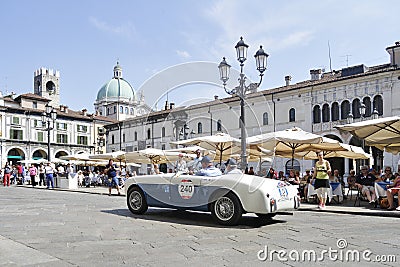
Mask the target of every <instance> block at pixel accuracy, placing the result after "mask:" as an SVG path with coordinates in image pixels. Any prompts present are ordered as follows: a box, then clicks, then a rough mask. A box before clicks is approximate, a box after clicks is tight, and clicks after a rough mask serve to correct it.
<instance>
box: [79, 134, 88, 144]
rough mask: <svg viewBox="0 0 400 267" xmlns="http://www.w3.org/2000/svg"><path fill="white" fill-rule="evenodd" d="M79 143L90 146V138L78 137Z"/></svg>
mask: <svg viewBox="0 0 400 267" xmlns="http://www.w3.org/2000/svg"><path fill="white" fill-rule="evenodd" d="M77 143H78V145H85V146H87V144H88V137H87V136H79V135H78V140H77Z"/></svg>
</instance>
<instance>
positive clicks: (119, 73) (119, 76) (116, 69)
mask: <svg viewBox="0 0 400 267" xmlns="http://www.w3.org/2000/svg"><path fill="white" fill-rule="evenodd" d="M114 78H116V79H122V68H121V66H120V65H119V62H118V61H117V65H116V66H115V67H114Z"/></svg>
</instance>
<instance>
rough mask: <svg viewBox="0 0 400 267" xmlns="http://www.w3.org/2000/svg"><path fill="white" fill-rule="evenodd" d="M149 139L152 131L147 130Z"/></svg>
mask: <svg viewBox="0 0 400 267" xmlns="http://www.w3.org/2000/svg"><path fill="white" fill-rule="evenodd" d="M147 139H151V131H150V129H147Z"/></svg>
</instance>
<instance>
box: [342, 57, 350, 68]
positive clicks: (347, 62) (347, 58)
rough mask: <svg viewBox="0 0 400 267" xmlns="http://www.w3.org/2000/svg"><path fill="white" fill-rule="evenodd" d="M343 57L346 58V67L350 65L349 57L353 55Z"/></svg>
mask: <svg viewBox="0 0 400 267" xmlns="http://www.w3.org/2000/svg"><path fill="white" fill-rule="evenodd" d="M342 57H345V58H346V67H348V66H349V57H351V55H344V56H342Z"/></svg>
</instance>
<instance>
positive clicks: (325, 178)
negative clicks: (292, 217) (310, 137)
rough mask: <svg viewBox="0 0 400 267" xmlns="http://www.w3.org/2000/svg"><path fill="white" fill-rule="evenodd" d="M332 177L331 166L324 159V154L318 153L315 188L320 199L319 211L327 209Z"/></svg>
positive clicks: (314, 176)
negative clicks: (326, 204)
mask: <svg viewBox="0 0 400 267" xmlns="http://www.w3.org/2000/svg"><path fill="white" fill-rule="evenodd" d="M330 175H331V165H330V164H329V161H327V160H325V159H324V153H323V152H322V151H320V152H319V153H318V161H317V162H316V163H315V172H314V175H313V178H314V180H315V183H314V188H315V190H316V191H317V196H318V199H319V205H318V208H319V209H325V203H326V199H327V198H328V188H329V187H330V184H329V176H330Z"/></svg>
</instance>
